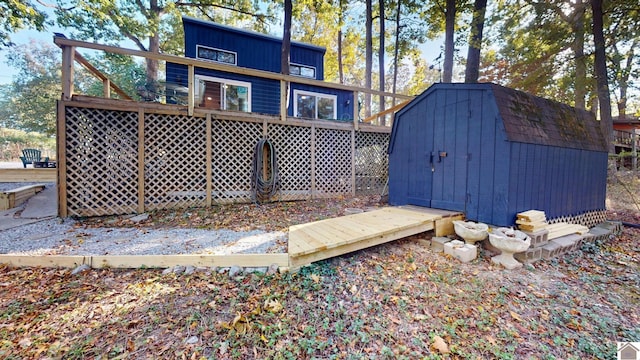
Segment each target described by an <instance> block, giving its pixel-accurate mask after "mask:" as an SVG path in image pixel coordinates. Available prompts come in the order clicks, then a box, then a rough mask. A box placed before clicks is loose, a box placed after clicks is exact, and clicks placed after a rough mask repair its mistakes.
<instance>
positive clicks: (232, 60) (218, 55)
mask: <svg viewBox="0 0 640 360" xmlns="http://www.w3.org/2000/svg"><path fill="white" fill-rule="evenodd" d="M196 57H197V58H198V59H205V60H211V61H216V62H221V63H225V64H230V65H237V64H238V63H237V59H236V53H234V52H231V51H226V50H220V49H214V48H210V47H206V46H202V45H196Z"/></svg>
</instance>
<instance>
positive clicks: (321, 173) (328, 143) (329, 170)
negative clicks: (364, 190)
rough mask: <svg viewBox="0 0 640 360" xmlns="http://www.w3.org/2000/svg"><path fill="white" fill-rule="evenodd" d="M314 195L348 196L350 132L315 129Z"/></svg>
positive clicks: (349, 186) (349, 188)
mask: <svg viewBox="0 0 640 360" xmlns="http://www.w3.org/2000/svg"><path fill="white" fill-rule="evenodd" d="M315 168H316V172H315V175H316V195H317V196H320V197H324V196H327V197H329V196H335V195H339V194H349V193H351V192H352V188H353V187H352V183H351V182H352V180H351V131H344V130H332V129H316V156H315Z"/></svg>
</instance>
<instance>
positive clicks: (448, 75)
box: [442, 0, 456, 83]
mask: <svg viewBox="0 0 640 360" xmlns="http://www.w3.org/2000/svg"><path fill="white" fill-rule="evenodd" d="M455 23H456V0H447V8H446V10H445V35H444V37H445V38H444V65H443V71H442V82H445V83H450V82H451V81H452V80H453V53H454V31H455Z"/></svg>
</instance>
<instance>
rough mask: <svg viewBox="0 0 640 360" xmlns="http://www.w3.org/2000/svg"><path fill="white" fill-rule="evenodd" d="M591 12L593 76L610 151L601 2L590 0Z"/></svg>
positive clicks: (608, 107)
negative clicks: (593, 45) (593, 48)
mask: <svg viewBox="0 0 640 360" xmlns="http://www.w3.org/2000/svg"><path fill="white" fill-rule="evenodd" d="M591 10H592V11H593V41H594V44H595V76H596V81H597V84H598V102H599V105H600V121H601V123H600V125H601V126H602V130H603V131H604V134H605V136H606V138H607V145H608V146H609V151H612V150H613V148H612V141H611V135H612V134H613V119H612V118H611V98H610V94H609V82H608V80H607V62H606V53H605V42H604V33H603V30H602V28H603V22H604V19H603V14H602V0H592V1H591Z"/></svg>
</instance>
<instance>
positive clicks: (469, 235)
mask: <svg viewBox="0 0 640 360" xmlns="http://www.w3.org/2000/svg"><path fill="white" fill-rule="evenodd" d="M453 229H454V230H455V231H456V234H458V236H460V237H461V238H463V239H464V241H465V242H466V243H467V244H471V245H474V244H475V243H476V242H478V241H482V240H484V239H486V238H487V234H488V230H489V226H487V224H483V223H474V222H472V221H461V220H454V221H453Z"/></svg>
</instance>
